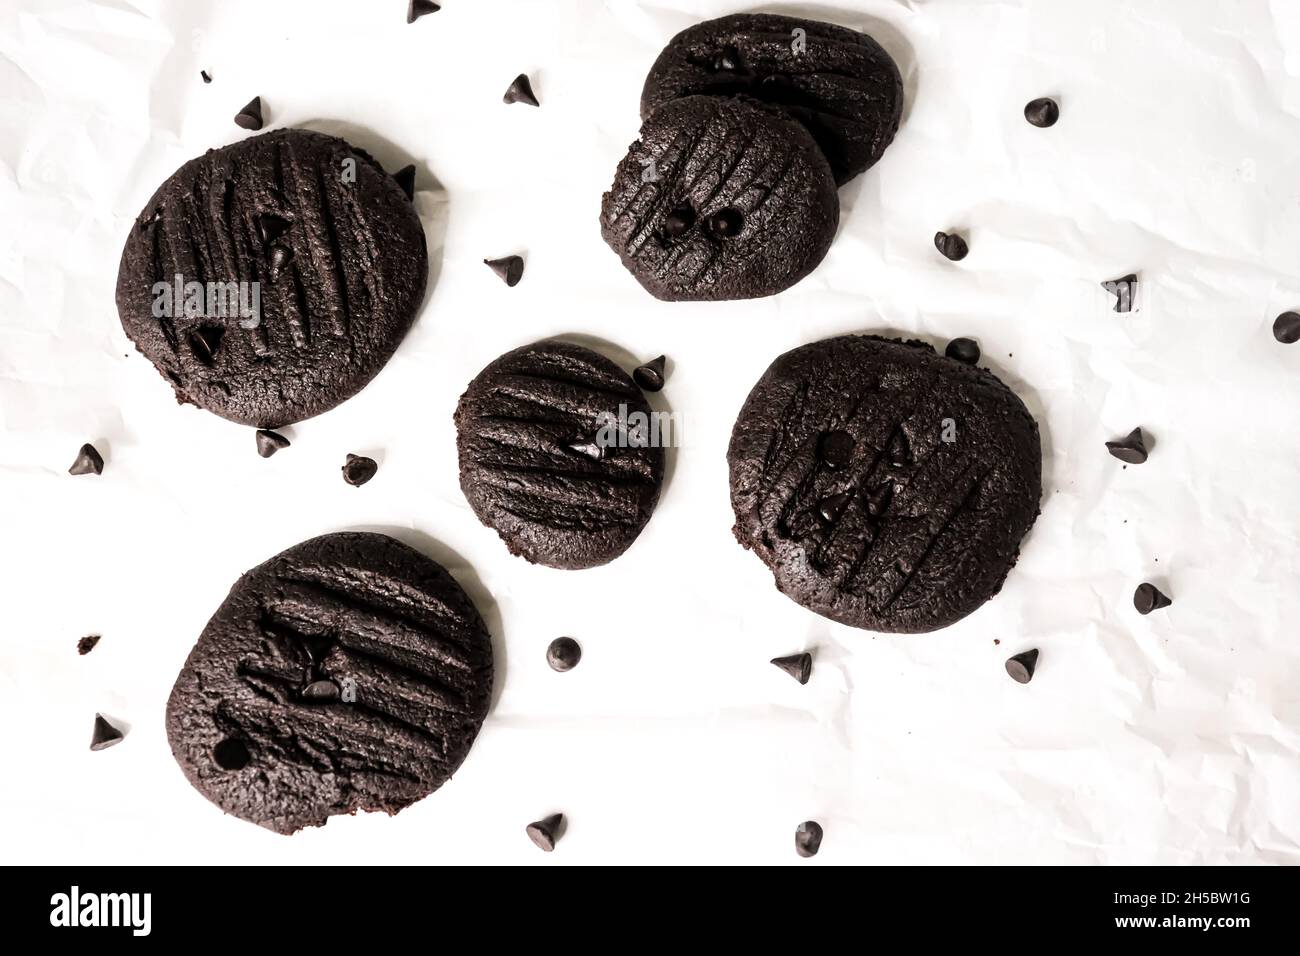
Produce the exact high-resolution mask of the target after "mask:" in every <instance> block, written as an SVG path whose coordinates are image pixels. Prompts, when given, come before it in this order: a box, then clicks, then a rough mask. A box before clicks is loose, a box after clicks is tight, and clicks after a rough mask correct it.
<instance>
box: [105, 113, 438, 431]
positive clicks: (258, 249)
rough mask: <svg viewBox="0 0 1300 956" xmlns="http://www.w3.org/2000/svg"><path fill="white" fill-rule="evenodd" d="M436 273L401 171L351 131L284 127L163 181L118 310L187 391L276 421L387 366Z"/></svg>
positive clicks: (128, 257) (152, 357)
mask: <svg viewBox="0 0 1300 956" xmlns="http://www.w3.org/2000/svg"><path fill="white" fill-rule="evenodd" d="M427 274H428V259H427V253H426V251H425V244H424V229H423V227H422V226H421V225H420V219H419V216H417V215H416V213H415V210H414V209H413V207H412V206H411V203H410V201H409V200H408V199H407V197H406V195H405V193H403V191H402V188H401V186H399V185H398V183H397V182H396V181H395V180H394V179H393V177H391V176H389V175H388V174H387V173H386V172H384V170H383V169H382V168H380V166H379V164H378V163H377V162H375V160H374V159H372V158H371V157H370V156H369V155H367V154H366V153H365V152H363V151H362V150H359V149H356V148H354V147H352V146H350V145H348V144H347V143H346V142H344V141H343V140H341V139H338V138H336V137H333V136H326V135H323V134H321V133H312V132H308V131H306V130H296V129H285V130H276V131H275V132H272V133H266V134H264V135H261V136H254V137H252V138H250V139H246V140H244V141H243V142H240V143H236V144H235V145H233V146H227V147H225V148H224V149H217V150H210V151H209V152H207V153H206V154H204V155H203V156H200V157H199V158H198V159H194V160H191V161H190V162H188V163H186V164H185V165H184V166H182V167H181V168H180V169H179V170H177V171H176V173H174V174H173V175H172V176H171V178H169V179H168V180H167V181H166V182H165V183H163V184H162V186H160V187H159V189H158V191H157V192H155V193H154V195H153V196H152V198H150V200H149V202H148V203H147V204H146V205H145V208H144V212H143V213H141V215H140V217H139V219H138V220H137V221H136V223H135V225H134V226H133V227H132V229H131V234H130V235H129V236H128V237H127V240H126V246H125V248H124V249H123V250H122V260H121V265H120V267H119V269H118V275H117V310H118V315H119V317H120V318H121V321H122V328H123V329H124V330H125V331H126V334H127V336H128V337H129V338H130V339H131V341H132V342H134V343H135V346H136V348H138V349H139V350H140V351H141V352H142V353H143V354H144V356H145V357H146V358H148V359H149V361H151V362H152V363H153V364H154V365H155V366H156V367H157V369H158V371H159V372H160V373H161V374H162V375H163V377H164V378H166V379H167V380H168V382H169V383H170V384H171V386H172V388H173V390H174V391H175V393H176V398H177V400H178V401H181V402H189V403H191V404H194V405H198V406H200V407H201V408H206V409H207V410H208V411H211V412H214V413H215V414H217V415H220V416H221V417H222V418H227V419H230V420H231V421H235V422H239V423H241V424H245V425H253V426H255V427H258V428H276V427H279V426H281V425H286V424H290V423H292V422H296V421H300V420H302V419H304V418H310V417H311V416H313V415H318V414H320V413H321V412H324V411H327V410H328V409H330V408H333V407H334V406H335V405H338V404H339V403H340V402H343V401H344V400H346V399H348V398H350V397H351V396H352V395H354V394H356V393H357V392H359V391H360V390H361V389H362V388H363V387H364V386H365V385H366V383H368V382H369V381H370V380H371V379H372V378H373V377H374V376H375V375H376V374H378V372H379V370H380V369H381V368H383V366H384V363H386V362H387V361H388V359H389V357H390V356H392V354H393V352H394V351H395V350H396V349H397V346H398V344H399V343H400V342H401V341H402V337H403V336H405V334H406V331H407V329H409V328H410V326H411V322H412V321H413V320H414V318H415V313H416V310H417V309H418V308H419V306H420V302H421V299H422V297H423V295H424V286H425V281H426V278H427ZM178 277H179V278H178Z"/></svg>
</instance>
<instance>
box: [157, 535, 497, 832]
mask: <svg viewBox="0 0 1300 956" xmlns="http://www.w3.org/2000/svg"><path fill="white" fill-rule="evenodd" d="M491 691H492V644H491V640H490V639H489V637H488V633H487V630H486V628H484V626H483V621H482V619H481V618H480V617H479V614H478V611H477V610H476V609H475V608H474V605H473V603H472V602H471V601H470V599H469V597H468V596H467V595H466V594H465V592H464V591H462V590H461V588H460V586H459V585H458V584H457V583H456V582H455V581H454V580H453V579H452V577H451V575H449V574H448V573H447V572H446V571H444V570H443V569H442V568H441V567H440V566H439V565H437V564H436V563H434V562H433V561H431V560H429V559H428V558H426V557H425V556H424V555H422V554H420V553H418V552H417V551H414V550H412V549H411V548H408V547H407V546H406V545H404V544H401V543H400V542H398V541H395V540H393V539H392V538H389V537H386V536H385V535H381V534H366V533H343V534H328V535H324V536H322V537H319V538H313V539H311V540H310V541H306V542H303V543H302V544H299V545H297V546H295V547H292V548H290V549H289V550H288V551H285V552H284V553H282V554H279V555H277V556H275V557H274V558H272V559H271V560H269V561H267V562H266V563H264V564H261V565H259V566H258V567H256V568H254V569H253V570H251V571H249V572H248V573H247V574H245V575H244V576H243V577H241V578H240V579H239V581H237V582H236V583H235V586H234V587H233V588H232V589H231V591H230V595H229V596H228V597H227V598H226V600H225V603H223V604H222V605H221V607H220V608H218V609H217V613H216V614H214V615H213V617H212V620H210V621H209V622H208V626H207V627H205V628H204V629H203V634H202V635H201V636H200V637H199V640H198V643H197V644H196V645H195V646H194V649H193V650H192V651H190V656H189V658H188V659H187V660H186V661H185V666H184V667H183V668H182V669H181V672H180V676H179V677H177V679H176V685H175V686H174V687H173V688H172V693H171V698H170V699H169V700H168V701H167V738H168V740H169V741H170V742H171V748H172V753H173V754H174V755H175V757H176V760H177V762H178V763H179V764H180V765H181V769H182V770H184V771H185V776H186V777H188V778H189V781H190V783H192V784H193V785H194V786H195V788H197V789H198V791H199V792H200V793H202V794H203V795H204V796H205V797H207V798H208V799H209V800H211V801H212V802H213V803H215V804H216V805H217V806H219V807H221V809H223V810H225V811H226V812H227V813H232V814H234V815H235V816H237V817H241V818H242V819H244V820H249V821H251V822H253V823H257V824H260V825H261V826H264V827H266V828H267V829H270V830H275V831H276V832H278V833H293V832H294V831H295V830H299V829H301V828H302V827H307V826H321V825H323V824H324V823H325V822H326V819H327V818H328V817H330V816H332V815H333V814H336V813H355V812H356V811H357V810H384V811H387V812H388V813H397V812H398V811H399V810H402V809H404V808H405V807H408V806H410V805H411V804H412V803H414V802H415V801H417V800H419V799H421V798H422V797H424V796H426V795H428V794H429V793H431V792H433V791H434V790H436V789H438V787H440V786H441V785H442V784H443V783H444V782H446V780H447V779H448V778H450V777H451V775H452V773H454V772H455V770H456V768H457V767H458V766H460V763H461V761H462V760H464V759H465V755H466V754H467V753H468V752H469V748H470V744H471V743H473V741H474V737H475V735H477V734H478V731H479V727H480V726H481V725H482V723H483V718H484V717H485V716H486V715H487V711H488V702H489V698H490V696H491Z"/></svg>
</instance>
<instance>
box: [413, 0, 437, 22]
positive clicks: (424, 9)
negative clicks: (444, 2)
mask: <svg viewBox="0 0 1300 956" xmlns="http://www.w3.org/2000/svg"><path fill="white" fill-rule="evenodd" d="M441 9H442V7H441V6H439V5H438V4H436V3H434V2H433V0H411V2H410V4H409V5H408V6H407V8H406V22H407V23H414V22H415V21H416V20H418V19H420V17H423V16H427V15H428V14H430V13H437V12H438V11H439V10H441Z"/></svg>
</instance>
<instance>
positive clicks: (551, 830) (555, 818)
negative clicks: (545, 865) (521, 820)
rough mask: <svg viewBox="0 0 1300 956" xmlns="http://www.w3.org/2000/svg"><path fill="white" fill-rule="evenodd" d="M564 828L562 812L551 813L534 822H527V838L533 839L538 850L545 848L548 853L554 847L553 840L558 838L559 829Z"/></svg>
mask: <svg viewBox="0 0 1300 956" xmlns="http://www.w3.org/2000/svg"><path fill="white" fill-rule="evenodd" d="M563 828H564V814H563V813H552V814H551V815H550V816H549V817H546V818H545V819H544V820H538V821H536V822H535V823H530V824H528V827H527V833H528V839H530V840H532V841H533V845H534V846H536V847H537V848H538V849H539V850H545V851H546V852H547V853H550V852H551V851H552V850H554V849H555V841H556V840H558V839H559V838H560V831H561V830H562V829H563Z"/></svg>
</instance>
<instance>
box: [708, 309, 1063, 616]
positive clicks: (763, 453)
mask: <svg viewBox="0 0 1300 956" xmlns="http://www.w3.org/2000/svg"><path fill="white" fill-rule="evenodd" d="M727 461H728V462H729V464H730V467H731V503H732V507H733V509H734V510H735V513H736V526H735V533H736V538H737V540H739V541H740V543H741V544H742V545H744V546H745V547H746V548H749V549H750V550H752V551H753V552H754V553H755V554H757V555H758V556H759V557H760V558H761V559H762V560H763V562H764V563H765V564H767V566H768V567H769V568H771V569H772V574H773V576H774V577H775V579H776V586H777V587H778V588H779V589H780V590H781V591H782V592H783V593H785V594H786V595H787V596H789V597H790V598H792V599H794V600H795V601H797V602H799V603H800V604H802V605H803V606H804V607H807V608H809V609H811V610H813V611H816V612H817V613H818V614H821V615H823V616H825V617H829V618H831V619H832V620H836V621H840V622H842V623H844V624H849V625H852V626H854V627H861V628H866V629H868V630H873V631H894V632H901V633H916V632H922V631H932V630H935V629H936V628H940V627H944V626H946V625H948V624H951V623H953V622H954V621H957V620H960V619H961V618H962V617H965V616H966V615H967V614H969V613H970V612H971V611H973V610H975V609H976V608H977V607H979V606H980V605H981V604H983V603H984V602H985V601H987V600H988V599H989V598H991V597H992V596H993V595H995V594H997V592H998V591H999V590H1000V589H1001V587H1002V582H1003V581H1004V580H1005V579H1006V576H1007V573H1008V572H1009V571H1010V570H1011V567H1012V566H1013V565H1014V564H1015V562H1016V558H1017V556H1018V555H1019V548H1020V540H1021V538H1023V537H1024V535H1025V533H1026V532H1028V530H1029V528H1030V526H1031V525H1032V524H1033V523H1034V519H1035V517H1037V515H1038V500H1039V497H1040V494H1041V490H1042V489H1041V468H1042V465H1041V450H1040V446H1039V439H1038V425H1037V424H1036V423H1035V422H1034V420H1033V418H1032V417H1031V416H1030V414H1029V412H1028V411H1027V410H1026V408H1025V406H1024V404H1023V403H1022V402H1021V401H1020V399H1019V398H1017V397H1016V395H1015V394H1014V393H1013V392H1012V391H1011V390H1010V389H1008V388H1007V387H1006V386H1005V385H1003V384H1002V383H1001V382H1000V381H998V379H996V378H995V377H994V376H993V375H992V374H991V373H990V372H988V371H987V370H985V369H980V368H975V367H972V366H970V365H967V364H964V363H962V362H960V361H956V360H954V359H950V358H946V357H944V356H941V355H938V354H936V353H935V351H934V350H933V349H932V348H930V346H928V345H925V344H924V343H920V342H902V341H898V340H889V339H882V338H878V337H876V336H866V335H845V336H840V337H838V338H832V339H826V340H824V341H821V342H815V343H813V344H811V345H805V346H802V347H800V348H797V349H794V350H793V351H790V352H787V353H786V354H784V355H782V356H781V357H780V358H778V359H777V360H776V361H775V362H773V363H772V365H771V366H770V367H769V368H768V370H767V371H766V372H765V373H764V374H763V376H762V378H760V379H759V381H758V384H757V385H755V386H754V389H753V391H751V392H750V394H749V397H748V398H747V399H746V400H745V404H744V407H743V408H742V409H741V412H740V416H739V418H738V419H737V421H736V425H735V428H734V430H733V431H732V435H731V446H730V448H729V450H728V452H727ZM831 503H834V507H831V506H830V504H831Z"/></svg>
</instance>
